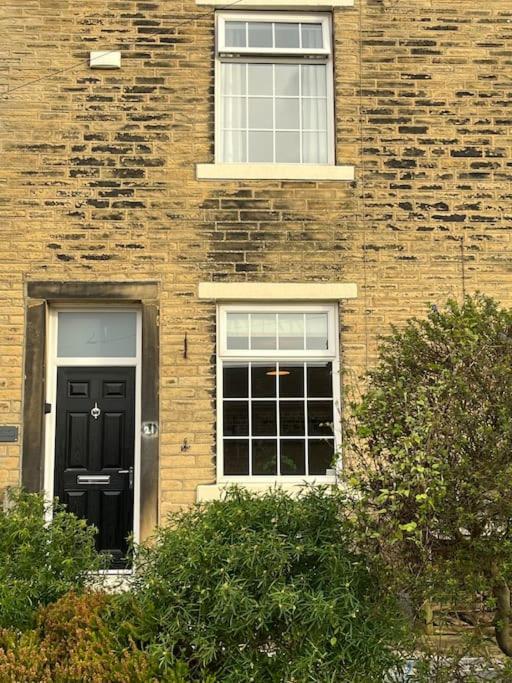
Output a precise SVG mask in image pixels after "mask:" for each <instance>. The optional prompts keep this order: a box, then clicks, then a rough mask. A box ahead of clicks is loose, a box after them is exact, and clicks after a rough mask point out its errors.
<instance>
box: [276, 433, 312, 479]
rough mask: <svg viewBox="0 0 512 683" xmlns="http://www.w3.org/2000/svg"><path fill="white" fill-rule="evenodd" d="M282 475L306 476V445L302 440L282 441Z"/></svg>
mask: <svg viewBox="0 0 512 683" xmlns="http://www.w3.org/2000/svg"><path fill="white" fill-rule="evenodd" d="M281 474H288V475H296V476H297V475H300V474H306V458H305V444H304V441H303V440H302V439H289V440H288V439H286V440H285V441H281Z"/></svg>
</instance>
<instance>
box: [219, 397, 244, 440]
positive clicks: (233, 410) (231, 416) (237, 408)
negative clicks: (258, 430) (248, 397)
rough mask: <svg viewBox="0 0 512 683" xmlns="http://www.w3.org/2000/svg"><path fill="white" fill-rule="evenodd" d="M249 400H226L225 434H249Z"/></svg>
mask: <svg viewBox="0 0 512 683" xmlns="http://www.w3.org/2000/svg"><path fill="white" fill-rule="evenodd" d="M248 405H249V404H248V402H247V401H224V436H248V435H249V408H248Z"/></svg>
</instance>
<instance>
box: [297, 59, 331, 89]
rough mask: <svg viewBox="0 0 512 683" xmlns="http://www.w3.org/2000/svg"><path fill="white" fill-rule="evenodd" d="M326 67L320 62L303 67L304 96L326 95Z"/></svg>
mask: <svg viewBox="0 0 512 683" xmlns="http://www.w3.org/2000/svg"><path fill="white" fill-rule="evenodd" d="M326 69H327V67H326V66H324V65H320V64H306V65H303V66H302V67H301V72H302V95H303V96H308V97H326V95H327V78H326V76H327V71H326Z"/></svg>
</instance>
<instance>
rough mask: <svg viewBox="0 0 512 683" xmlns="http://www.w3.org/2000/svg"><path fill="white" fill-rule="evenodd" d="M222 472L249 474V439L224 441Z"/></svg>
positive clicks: (227, 473)
mask: <svg viewBox="0 0 512 683" xmlns="http://www.w3.org/2000/svg"><path fill="white" fill-rule="evenodd" d="M224 474H226V475H235V474H238V475H247V474H249V441H247V440H245V439H244V440H242V439H233V440H231V439H226V440H225V441H224Z"/></svg>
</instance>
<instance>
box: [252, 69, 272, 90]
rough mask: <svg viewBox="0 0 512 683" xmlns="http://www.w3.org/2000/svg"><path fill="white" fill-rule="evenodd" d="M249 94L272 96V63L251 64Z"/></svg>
mask: <svg viewBox="0 0 512 683" xmlns="http://www.w3.org/2000/svg"><path fill="white" fill-rule="evenodd" d="M248 71H249V74H248V78H249V83H248V94H249V95H267V96H272V91H273V87H272V81H273V78H272V64H249V66H248Z"/></svg>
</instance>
